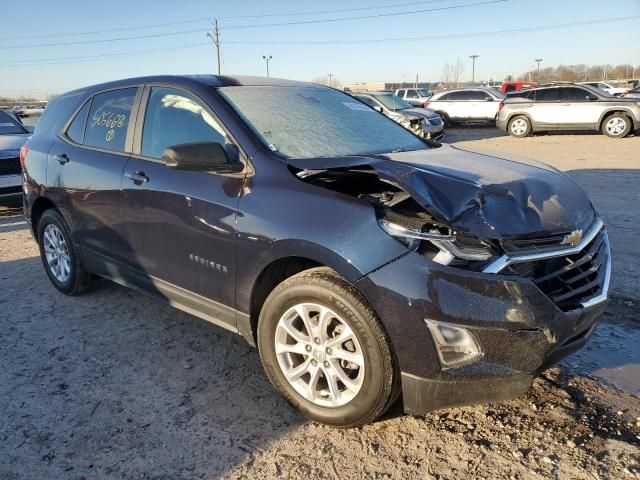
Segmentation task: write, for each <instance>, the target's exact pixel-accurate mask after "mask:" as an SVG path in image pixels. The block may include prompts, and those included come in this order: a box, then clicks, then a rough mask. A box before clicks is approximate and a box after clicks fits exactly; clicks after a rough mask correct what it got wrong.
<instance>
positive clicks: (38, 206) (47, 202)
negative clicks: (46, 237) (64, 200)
mask: <svg viewBox="0 0 640 480" xmlns="http://www.w3.org/2000/svg"><path fill="white" fill-rule="evenodd" d="M52 208H53V209H56V210H57V206H56V204H55V203H53V201H52V200H51V199H50V198H48V197H38V198H36V200H35V201H34V202H33V205H31V210H30V217H31V231H32V232H33V234H34V235H35V236H36V237H37V236H38V222H39V221H40V218H41V217H42V214H43V213H44V212H45V211H47V210H49V209H52Z"/></svg>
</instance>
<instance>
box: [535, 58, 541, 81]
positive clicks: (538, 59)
mask: <svg viewBox="0 0 640 480" xmlns="http://www.w3.org/2000/svg"><path fill="white" fill-rule="evenodd" d="M542 60H543V59H542V58H536V59H535V60H534V62H536V63H537V64H538V81H540V62H542Z"/></svg>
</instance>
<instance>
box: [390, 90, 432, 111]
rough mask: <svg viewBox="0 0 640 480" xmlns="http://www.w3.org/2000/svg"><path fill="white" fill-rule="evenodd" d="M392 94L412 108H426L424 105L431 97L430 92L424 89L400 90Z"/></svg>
mask: <svg viewBox="0 0 640 480" xmlns="http://www.w3.org/2000/svg"><path fill="white" fill-rule="evenodd" d="M393 93H394V94H396V95H397V96H398V97H400V98H402V99H403V100H405V101H407V102H409V103H410V104H411V105H413V106H414V107H426V105H425V103H426V102H427V100H429V98H431V95H433V92H432V91H431V90H427V89H425V88H400V89H398V90H396V91H394V92H393Z"/></svg>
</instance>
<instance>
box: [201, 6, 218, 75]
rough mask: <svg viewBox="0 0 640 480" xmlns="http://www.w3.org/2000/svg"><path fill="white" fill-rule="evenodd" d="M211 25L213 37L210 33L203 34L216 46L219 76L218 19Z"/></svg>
mask: <svg viewBox="0 0 640 480" xmlns="http://www.w3.org/2000/svg"><path fill="white" fill-rule="evenodd" d="M212 25H213V35H211V33H210V32H207V33H205V35H206V36H207V37H209V38H210V39H211V40H212V41H213V43H214V45H215V46H216V53H217V54H218V75H220V28H219V27H218V19H217V18H215V19H214V23H213V24H212Z"/></svg>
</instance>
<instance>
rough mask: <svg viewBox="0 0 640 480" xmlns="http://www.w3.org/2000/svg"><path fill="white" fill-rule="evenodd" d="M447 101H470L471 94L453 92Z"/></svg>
mask: <svg viewBox="0 0 640 480" xmlns="http://www.w3.org/2000/svg"><path fill="white" fill-rule="evenodd" d="M447 100H469V92H464V91H462V92H451V93H450V94H449V98H447Z"/></svg>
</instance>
